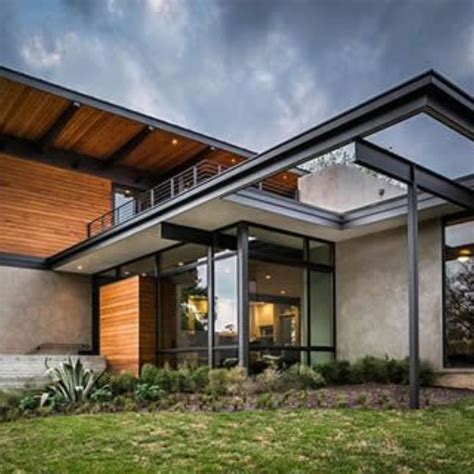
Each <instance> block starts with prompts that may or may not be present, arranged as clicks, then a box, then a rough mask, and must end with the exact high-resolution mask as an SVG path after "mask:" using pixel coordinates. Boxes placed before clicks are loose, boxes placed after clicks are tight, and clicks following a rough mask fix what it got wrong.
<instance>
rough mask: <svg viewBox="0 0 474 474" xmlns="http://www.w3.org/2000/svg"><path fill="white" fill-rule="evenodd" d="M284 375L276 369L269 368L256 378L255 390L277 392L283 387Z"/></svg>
mask: <svg viewBox="0 0 474 474" xmlns="http://www.w3.org/2000/svg"><path fill="white" fill-rule="evenodd" d="M282 382H283V381H282V373H281V372H280V371H279V370H277V369H276V368H275V367H267V368H266V369H265V370H264V371H263V372H262V373H260V374H258V375H257V377H255V390H256V391H257V392H259V393H262V392H276V391H279V390H280V389H281V387H282Z"/></svg>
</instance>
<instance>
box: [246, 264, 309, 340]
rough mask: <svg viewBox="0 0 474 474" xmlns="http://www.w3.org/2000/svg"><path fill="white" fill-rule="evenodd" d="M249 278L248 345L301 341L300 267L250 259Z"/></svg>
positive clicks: (302, 274)
mask: <svg viewBox="0 0 474 474" xmlns="http://www.w3.org/2000/svg"><path fill="white" fill-rule="evenodd" d="M249 278H250V281H249V290H250V297H249V300H250V309H249V313H250V314H249V318H250V328H249V330H250V348H251V349H252V348H253V349H255V348H258V347H269V346H300V345H302V344H301V342H302V338H301V332H302V331H301V321H302V317H301V313H302V311H303V295H304V271H303V269H302V268H299V267H292V266H289V265H280V264H275V263H268V262H260V261H253V260H252V261H250V262H249ZM303 345H304V344H303Z"/></svg>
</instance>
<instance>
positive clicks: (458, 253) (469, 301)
mask: <svg viewBox="0 0 474 474" xmlns="http://www.w3.org/2000/svg"><path fill="white" fill-rule="evenodd" d="M444 276H445V277H444V280H445V281H444V362H445V366H446V367H474V217H473V216H471V217H465V218H459V219H454V220H451V221H448V222H447V223H446V225H445V228H444Z"/></svg>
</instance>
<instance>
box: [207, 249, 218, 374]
mask: <svg viewBox="0 0 474 474" xmlns="http://www.w3.org/2000/svg"><path fill="white" fill-rule="evenodd" d="M207 307H208V311H207V321H208V323H207V337H208V341H207V343H208V364H209V367H210V368H211V369H212V368H213V367H214V326H215V319H216V301H215V275H214V248H213V247H212V245H209V247H208V248H207Z"/></svg>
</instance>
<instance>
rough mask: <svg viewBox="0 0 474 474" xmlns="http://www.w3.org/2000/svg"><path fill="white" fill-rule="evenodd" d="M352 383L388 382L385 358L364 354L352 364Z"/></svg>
mask: <svg viewBox="0 0 474 474" xmlns="http://www.w3.org/2000/svg"><path fill="white" fill-rule="evenodd" d="M352 381H353V383H368V382H376V383H388V382H389V379H388V370H387V359H381V358H378V357H373V356H365V357H363V358H362V359H359V360H358V361H356V362H355V363H354V365H353V366H352Z"/></svg>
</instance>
